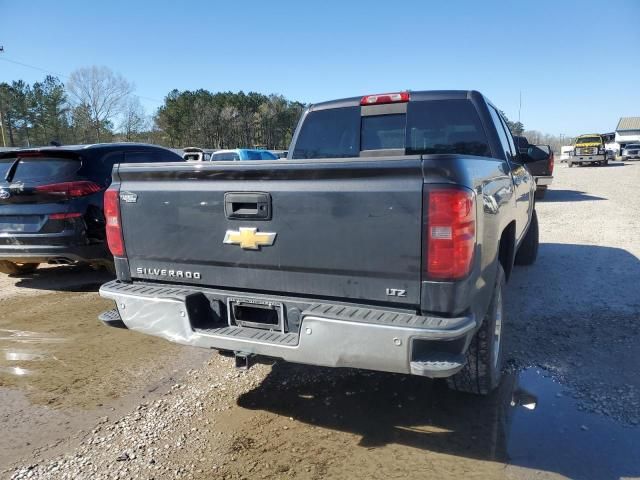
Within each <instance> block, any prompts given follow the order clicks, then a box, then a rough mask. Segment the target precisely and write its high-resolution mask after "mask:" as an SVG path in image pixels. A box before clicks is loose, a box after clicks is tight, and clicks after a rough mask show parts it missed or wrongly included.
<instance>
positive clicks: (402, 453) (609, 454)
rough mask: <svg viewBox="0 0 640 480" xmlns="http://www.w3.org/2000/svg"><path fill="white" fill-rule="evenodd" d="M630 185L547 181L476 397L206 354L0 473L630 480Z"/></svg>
mask: <svg viewBox="0 0 640 480" xmlns="http://www.w3.org/2000/svg"><path fill="white" fill-rule="evenodd" d="M639 180H640V162H636V163H631V162H627V163H626V164H621V163H619V164H618V163H615V164H612V165H611V166H609V167H606V168H604V167H603V168H597V167H594V168H573V169H568V168H565V167H564V166H558V167H557V168H556V179H555V181H554V185H553V186H552V190H550V191H549V192H548V194H547V198H546V199H545V200H544V201H541V202H539V205H538V207H537V208H538V213H539V218H540V226H541V241H542V245H541V248H540V255H539V260H538V262H537V263H536V264H535V265H534V266H532V267H526V268H518V269H516V271H515V273H514V275H513V277H512V279H511V281H510V283H509V285H508V289H507V309H508V310H507V311H508V317H507V318H508V319H509V323H508V324H507V328H508V330H507V332H506V334H507V340H508V343H507V358H508V359H509V367H510V368H508V371H509V372H510V373H509V374H508V375H506V376H505V380H504V382H503V384H502V385H501V387H500V389H499V390H498V391H497V392H496V393H494V394H493V395H491V396H489V397H486V398H477V397H473V396H467V395H460V394H455V393H452V392H449V391H447V390H446V388H444V386H443V384H442V383H441V382H430V381H427V380H424V379H421V378H417V377H406V376H401V375H391V374H381V373H371V372H358V371H351V370H329V369H320V368H312V367H305V366H298V365H287V364H280V363H277V364H274V365H270V364H259V365H256V366H254V367H253V368H252V369H250V370H249V371H236V370H234V369H233V367H232V360H231V359H228V358H225V357H222V356H218V355H214V356H213V357H211V358H210V360H209V361H208V362H206V363H205V364H204V365H203V366H202V367H201V368H197V369H194V370H190V371H189V372H188V374H187V375H186V376H185V377H184V378H183V379H182V380H181V381H180V382H179V383H177V384H175V385H173V386H172V387H171V389H170V390H169V391H168V392H167V393H166V394H165V395H163V396H161V397H160V398H157V399H154V400H151V401H147V400H142V399H141V400H140V402H138V403H137V406H135V407H134V408H133V409H131V411H130V412H129V413H128V414H126V415H118V416H106V417H103V418H101V419H100V420H99V421H98V422H96V424H95V426H94V427H93V429H92V430H90V431H89V432H86V433H84V434H83V435H81V438H79V439H78V440H77V441H76V442H75V444H74V445H70V447H69V449H68V451H67V452H66V453H65V454H63V455H54V456H53V457H52V458H46V455H43V456H41V457H39V458H41V460H38V461H34V460H32V459H31V458H24V459H22V461H21V462H20V464H19V465H18V466H17V467H16V468H11V469H9V470H6V471H5V475H6V476H7V477H8V478H12V479H22V478H42V479H45V478H47V479H48V478H55V479H58V478H61V479H83V478H87V479H88V478H91V479H102V478H104V479H107V478H144V479H164V478H167V479H169V478H196V479H200V478H202V479H205V478H228V479H232V478H233V479H235V478H238V479H240V478H289V477H290V478H310V479H320V478H385V479H387V478H412V477H415V476H416V475H418V476H421V477H422V476H426V477H429V478H460V477H464V478H483V479H484V478H518V479H529V478H536V479H539V478H545V479H546V478H598V479H601V478H627V477H637V476H640V460H639V458H640V455H638V451H637V445H638V444H640V429H639V428H638V427H637V424H638V421H639V420H640V404H639V399H640V397H639V393H638V392H639V391H640V376H638V375H637V371H638V368H639V367H640V342H638V335H639V333H640V327H639V326H640V322H638V320H640V318H639V317H640V294H639V293H638V292H639V290H638V286H637V285H638V280H640V260H639V258H640V220H639V219H638V213H637V212H639V211H640V196H638V195H637V193H636V190H637V184H638V181H639ZM536 401H537V404H538V405H537V407H536ZM518 405H527V407H526V408H519V407H518ZM534 407H536V408H535V410H533V408H534ZM35 434H37V433H36V432H34V435H35Z"/></svg>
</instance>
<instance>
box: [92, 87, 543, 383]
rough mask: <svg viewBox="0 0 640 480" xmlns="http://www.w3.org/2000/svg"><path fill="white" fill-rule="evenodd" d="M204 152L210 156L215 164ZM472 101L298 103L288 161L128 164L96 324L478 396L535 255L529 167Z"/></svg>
mask: <svg viewBox="0 0 640 480" xmlns="http://www.w3.org/2000/svg"><path fill="white" fill-rule="evenodd" d="M214 155H215V154H214ZM546 159H548V152H544V151H543V150H542V149H538V148H535V147H534V146H530V147H528V148H527V151H526V152H521V151H519V149H518V148H517V147H516V145H515V142H514V139H513V137H512V135H511V133H510V131H509V129H508V127H507V124H506V122H505V120H504V118H503V117H502V116H501V114H500V111H499V110H498V109H497V108H496V107H495V106H494V105H493V104H492V103H491V102H489V101H488V100H487V99H486V98H485V97H484V96H483V95H482V94H480V93H478V92H475V91H431V92H398V93H390V94H381V95H367V96H364V97H354V98H347V99H342V100H335V101H329V102H325V103H321V104H317V105H312V106H311V107H309V108H308V109H307V110H306V111H305V112H304V114H303V115H302V118H301V120H300V122H299V124H298V127H297V129H296V132H295V134H294V138H293V141H292V144H291V148H290V150H289V153H288V157H287V160H288V161H280V162H261V161H260V162H258V161H253V162H251V161H248V162H236V163H232V162H207V163H205V164H200V165H194V164H190V163H183V164H162V165H151V164H148V165H135V166H133V165H128V164H121V165H118V166H116V167H115V168H114V171H113V183H112V185H111V186H110V187H109V189H108V190H107V191H106V193H105V214H106V224H107V238H108V241H109V246H110V249H111V252H112V253H113V255H114V259H115V267H116V272H117V279H116V280H114V281H112V282H109V283H107V284H105V285H103V286H102V288H101V289H100V294H101V295H102V296H103V297H105V298H109V299H113V300H114V301H115V308H114V309H113V310H111V311H109V312H105V313H104V314H103V315H101V317H100V318H101V320H102V321H103V322H104V323H106V324H108V325H111V326H118V327H126V328H129V329H132V330H136V331H139V332H143V333H146V334H150V335H155V336H159V337H162V338H165V339H167V340H170V341H173V342H177V343H181V344H185V345H194V346H199V347H204V348H214V349H218V350H223V351H230V352H234V354H235V356H236V360H237V364H238V365H244V366H248V365H249V364H250V362H251V358H252V357H253V356H254V355H264V356H268V357H274V358H280V359H284V360H287V361H292V362H300V363H307V364H314V365H325V366H330V367H355V368H363V369H370V370H380V371H388V372H399V373H405V374H412V375H419V376H425V377H446V378H448V382H449V385H450V386H451V388H453V389H456V390H460V391H467V392H473V393H477V394H486V393H488V392H489V391H491V390H492V389H493V388H495V386H496V385H497V384H498V382H499V379H500V375H501V367H502V356H503V348H502V347H503V331H504V329H505V328H507V329H508V320H507V319H506V318H505V317H504V312H503V303H504V294H505V291H504V285H505V283H506V282H507V281H508V279H509V278H510V275H511V272H512V269H513V265H514V264H519V265H530V264H532V263H533V262H534V261H535V259H536V256H537V251H538V220H537V216H536V211H535V201H534V192H535V189H536V186H535V181H534V179H533V177H532V175H531V173H530V171H529V169H528V168H527V165H528V164H529V163H534V162H537V161H544V160H546Z"/></svg>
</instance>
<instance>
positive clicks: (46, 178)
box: [0, 143, 184, 274]
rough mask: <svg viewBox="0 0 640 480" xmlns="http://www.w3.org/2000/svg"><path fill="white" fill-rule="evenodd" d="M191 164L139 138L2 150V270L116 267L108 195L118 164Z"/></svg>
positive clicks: (10, 272)
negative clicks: (42, 265)
mask: <svg viewBox="0 0 640 480" xmlns="http://www.w3.org/2000/svg"><path fill="white" fill-rule="evenodd" d="M183 161H184V160H183V159H182V157H180V156H179V155H178V154H176V153H174V152H172V151H171V150H168V149H166V148H162V147H158V146H154V145H144V144H134V143H121V144H117V143H110V144H99V145H73V146H63V147H41V148H30V149H18V150H11V151H5V152H0V272H2V273H7V274H24V273H30V272H33V271H34V270H35V269H36V268H37V267H38V265H39V264H40V263H49V264H72V263H89V264H93V265H102V266H105V267H107V268H111V266H112V257H111V254H110V253H109V251H108V248H107V246H106V243H105V217H104V212H103V195H104V190H105V189H106V188H107V187H108V186H109V184H110V183H111V170H112V169H113V165H114V164H117V163H142V162H144V163H147V162H183Z"/></svg>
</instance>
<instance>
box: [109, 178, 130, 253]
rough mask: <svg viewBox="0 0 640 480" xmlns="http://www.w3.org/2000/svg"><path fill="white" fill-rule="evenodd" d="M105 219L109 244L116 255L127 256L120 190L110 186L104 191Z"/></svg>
mask: <svg viewBox="0 0 640 480" xmlns="http://www.w3.org/2000/svg"><path fill="white" fill-rule="evenodd" d="M104 219H105V223H106V229H107V244H108V245H109V250H110V251H111V254H112V255H113V256H114V257H124V256H126V254H125V250H124V240H123V238H122V224H121V221H120V192H119V191H118V189H117V188H113V187H112V188H109V189H108V190H106V191H105V192H104Z"/></svg>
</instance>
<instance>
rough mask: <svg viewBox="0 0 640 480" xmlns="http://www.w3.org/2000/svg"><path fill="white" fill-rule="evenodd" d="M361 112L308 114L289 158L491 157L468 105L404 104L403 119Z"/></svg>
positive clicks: (351, 109)
mask: <svg viewBox="0 0 640 480" xmlns="http://www.w3.org/2000/svg"><path fill="white" fill-rule="evenodd" d="M365 108H366V107H365ZM360 109H361V107H358V106H354V107H344V108H334V109H327V110H319V111H315V112H313V111H312V112H310V113H309V114H308V115H307V116H306V118H305V120H304V123H303V124H302V129H301V131H300V134H299V136H298V139H297V141H296V146H295V150H294V152H293V157H292V158H294V159H314V158H347V157H357V156H358V155H359V154H360V152H361V151H364V150H384V149H405V152H406V153H407V154H443V153H454V154H460V155H474V156H490V155H491V151H490V149H489V145H488V140H487V137H486V134H485V132H484V129H483V128H482V124H481V122H480V117H479V116H478V112H477V111H476V108H475V106H474V105H473V104H472V103H471V101H469V100H465V99H452V100H429V101H420V102H409V104H408V105H407V113H406V114H404V113H400V114H398V113H394V114H388V115H369V116H361V115H360Z"/></svg>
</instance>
